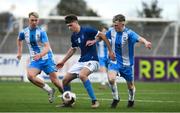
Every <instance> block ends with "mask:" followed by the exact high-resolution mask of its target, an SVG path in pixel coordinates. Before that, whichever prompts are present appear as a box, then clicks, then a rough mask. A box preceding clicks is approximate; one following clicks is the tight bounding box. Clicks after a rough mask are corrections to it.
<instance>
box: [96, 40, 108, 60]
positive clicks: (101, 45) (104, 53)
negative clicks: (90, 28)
mask: <svg viewBox="0 0 180 113" xmlns="http://www.w3.org/2000/svg"><path fill="white" fill-rule="evenodd" d="M97 50H98V56H99V57H100V58H108V48H107V45H106V44H105V42H104V41H103V40H101V41H98V42H97Z"/></svg>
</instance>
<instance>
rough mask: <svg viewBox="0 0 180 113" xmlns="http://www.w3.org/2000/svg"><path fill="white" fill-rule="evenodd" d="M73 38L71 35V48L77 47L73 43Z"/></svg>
mask: <svg viewBox="0 0 180 113" xmlns="http://www.w3.org/2000/svg"><path fill="white" fill-rule="evenodd" d="M73 37H74V36H73V35H72V36H71V47H73V48H74V47H78V45H77V44H76V43H75V40H73V39H74V38H73Z"/></svg>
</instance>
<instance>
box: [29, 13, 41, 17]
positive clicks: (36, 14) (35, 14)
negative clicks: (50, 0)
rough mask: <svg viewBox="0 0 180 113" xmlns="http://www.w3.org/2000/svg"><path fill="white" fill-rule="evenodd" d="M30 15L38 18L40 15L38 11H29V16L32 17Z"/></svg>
mask: <svg viewBox="0 0 180 113" xmlns="http://www.w3.org/2000/svg"><path fill="white" fill-rule="evenodd" d="M30 16H35V17H36V18H39V15H38V13H37V12H30V13H29V18H30Z"/></svg>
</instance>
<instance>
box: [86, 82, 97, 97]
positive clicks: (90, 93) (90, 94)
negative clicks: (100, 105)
mask: <svg viewBox="0 0 180 113" xmlns="http://www.w3.org/2000/svg"><path fill="white" fill-rule="evenodd" d="M83 84H84V87H85V88H86V91H87V92H88V95H89V96H90V98H91V99H92V100H96V96H95V95H94V91H93V88H92V84H91V82H90V80H89V79H88V80H86V81H85V82H84V83H83Z"/></svg>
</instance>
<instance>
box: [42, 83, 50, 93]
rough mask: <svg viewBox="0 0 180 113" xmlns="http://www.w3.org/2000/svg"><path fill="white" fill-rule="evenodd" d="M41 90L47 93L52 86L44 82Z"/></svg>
mask: <svg viewBox="0 0 180 113" xmlns="http://www.w3.org/2000/svg"><path fill="white" fill-rule="evenodd" d="M43 90H44V91H46V92H48V93H51V92H52V88H51V87H50V86H49V85H48V84H44V87H43Z"/></svg>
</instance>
